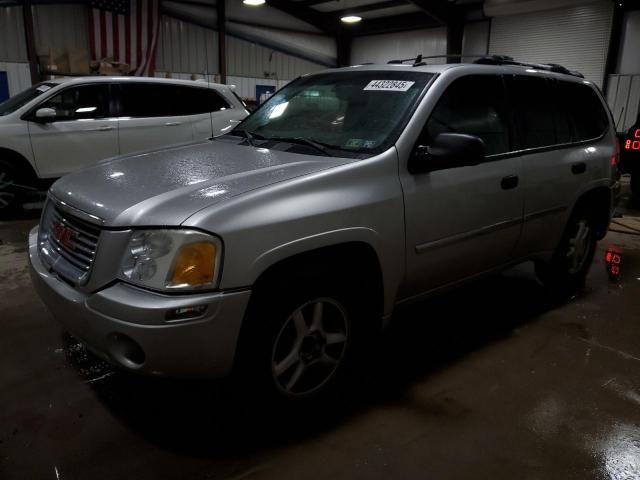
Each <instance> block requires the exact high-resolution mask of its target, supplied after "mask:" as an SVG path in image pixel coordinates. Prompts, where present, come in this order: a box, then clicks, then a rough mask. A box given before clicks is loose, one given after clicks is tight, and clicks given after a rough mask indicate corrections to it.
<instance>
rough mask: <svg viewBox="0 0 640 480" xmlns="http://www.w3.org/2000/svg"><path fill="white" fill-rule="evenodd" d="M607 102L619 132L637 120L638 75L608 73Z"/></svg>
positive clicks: (639, 89)
mask: <svg viewBox="0 0 640 480" xmlns="http://www.w3.org/2000/svg"><path fill="white" fill-rule="evenodd" d="M607 103H608V104H609V107H610V108H611V112H612V113H613V118H614V120H615V122H616V128H617V130H618V131H619V132H624V131H627V130H628V129H629V128H631V127H632V126H633V125H634V124H635V123H636V121H637V120H638V110H639V108H640V75H609V81H608V82H607Z"/></svg>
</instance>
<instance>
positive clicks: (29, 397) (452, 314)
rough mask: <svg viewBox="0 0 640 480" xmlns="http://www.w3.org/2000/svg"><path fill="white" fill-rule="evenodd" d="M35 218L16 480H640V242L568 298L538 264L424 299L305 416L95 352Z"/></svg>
mask: <svg viewBox="0 0 640 480" xmlns="http://www.w3.org/2000/svg"><path fill="white" fill-rule="evenodd" d="M624 202H625V203H627V204H628V203H629V201H628V199H625V200H624ZM623 210H624V213H625V215H630V216H633V215H636V214H637V212H634V210H633V209H631V208H626V209H623ZM36 221H37V219H35V218H32V219H23V220H21V221H15V222H7V223H0V241H1V243H0V360H1V361H0V478H1V479H3V480H9V479H63V480H67V479H124V478H136V479H145V478H150V479H161V478H185V479H186V478H189V479H213V478H216V479H240V478H241V479H254V478H259V479H283V478H304V479H312V478H332V479H340V478H353V477H355V476H358V477H361V478H380V479H385V480H386V479H389V478H402V479H409V478H428V479H467V478H468V479H484V478H486V479H520V480H525V479H545V480H548V479H562V480H567V479H585V478H602V479H615V480H622V479H632V478H634V479H635V478H640V373H639V372H640V317H639V315H638V314H639V313H640V236H632V235H624V234H620V233H614V232H610V233H609V235H608V236H607V238H606V239H605V240H604V241H602V242H601V243H600V245H599V251H598V254H597V258H596V261H595V263H594V265H593V267H592V269H591V272H590V275H589V279H588V283H587V289H586V291H585V292H584V293H583V294H582V295H581V296H579V297H577V298H575V299H573V300H572V301H570V302H569V303H567V304H563V305H552V304H550V302H549V301H548V300H547V299H546V298H545V296H544V295H543V293H542V291H541V289H540V287H539V286H538V284H537V283H536V281H535V278H534V276H533V273H532V269H531V268H530V267H529V266H523V267H518V268H516V269H513V270H511V271H509V272H506V273H505V274H503V275H501V276H498V277H495V278H491V279H488V280H484V281H482V282H479V283H476V284H474V285H470V286H468V287H466V288H464V289H462V290H458V291H456V292H454V293H451V294H448V295H446V296H444V297H440V298H436V299H432V300H429V301H426V302H422V303H420V304H417V305H414V306H413V307H411V309H410V310H406V311H404V312H401V313H399V314H398V315H397V318H396V319H395V320H396V321H395V323H394V325H393V327H392V328H391V329H390V330H389V331H388V332H387V334H386V337H385V341H384V344H383V345H382V346H381V347H380V349H379V350H380V351H379V352H378V354H377V355H376V360H375V363H374V364H372V365H371V367H370V369H369V371H368V373H367V374H366V375H363V376H362V377H360V378H355V379H354V382H353V383H354V387H353V389H352V391H350V392H348V393H347V394H345V396H344V398H343V401H342V402H339V404H337V405H334V406H332V407H331V408H328V409H327V411H324V412H323V411H315V412H312V413H310V414H308V415H307V416H305V417H300V416H299V415H296V414H284V413H280V414H278V415H273V414H269V415H268V414H265V413H264V412H260V411H259V410H252V409H248V408H247V407H246V406H245V407H241V406H238V403H237V402H234V401H232V400H231V398H232V397H231V396H230V395H229V394H228V392H227V391H226V387H225V385H224V383H216V382H189V383H186V382H178V381H168V380H158V379H148V378H139V377H134V376H131V375H128V374H124V373H120V372H115V371H114V370H113V369H112V368H110V367H109V366H108V365H106V364H104V363H103V362H100V361H99V360H97V359H96V358H95V357H93V356H91V355H89V354H87V353H86V352H85V351H84V350H83V349H82V348H81V347H80V346H79V345H77V344H75V343H74V341H73V340H72V339H70V338H68V337H65V336H64V335H63V333H62V332H61V330H60V328H59V327H58V325H57V324H56V323H55V322H54V321H53V320H52V318H51V316H50V315H49V313H48V312H47V310H46V309H45V307H44V306H43V304H42V303H41V302H40V300H39V299H38V297H37V296H36V294H35V292H34V291H33V289H32V287H31V283H30V280H29V275H28V271H27V266H26V248H25V238H26V233H27V231H28V230H29V228H30V227H31V226H32V225H33V224H35V223H36ZM611 244H616V245H618V246H619V247H620V248H621V249H622V253H623V265H622V276H621V278H620V279H619V280H618V281H614V280H611V279H609V278H608V275H607V273H606V271H605V266H604V263H603V257H604V249H605V248H606V247H607V246H608V245H611ZM255 401H256V402H257V404H259V399H255Z"/></svg>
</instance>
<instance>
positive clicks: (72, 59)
mask: <svg viewBox="0 0 640 480" xmlns="http://www.w3.org/2000/svg"><path fill="white" fill-rule="evenodd" d="M69 68H70V71H69V73H81V74H82V75H89V73H90V70H89V52H87V51H86V50H84V49H82V48H70V49H69Z"/></svg>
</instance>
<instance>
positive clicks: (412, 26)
mask: <svg viewBox="0 0 640 480" xmlns="http://www.w3.org/2000/svg"><path fill="white" fill-rule="evenodd" d="M439 26H440V24H439V23H437V22H435V21H434V20H433V18H432V17H431V16H430V15H427V14H425V13H420V12H417V13H407V14H403V15H396V16H393V17H382V18H372V19H370V20H367V21H366V22H362V23H359V24H356V25H350V26H349V30H350V31H351V34H352V35H354V36H361V35H377V34H381V33H395V32H402V31H405V30H418V29H422V28H433V27H439ZM418 53H420V52H418Z"/></svg>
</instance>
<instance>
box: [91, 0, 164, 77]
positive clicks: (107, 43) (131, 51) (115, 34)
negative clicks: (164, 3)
mask: <svg viewBox="0 0 640 480" xmlns="http://www.w3.org/2000/svg"><path fill="white" fill-rule="evenodd" d="M159 3H160V2H159V0H100V1H97V0H95V1H94V0H92V1H91V6H92V7H93V8H92V9H91V11H90V13H89V31H90V35H89V47H90V49H91V58H92V59H95V60H103V59H105V58H107V57H110V58H113V60H114V61H115V62H121V63H127V64H128V65H129V67H130V72H131V74H134V75H153V74H154V72H155V66H156V59H155V56H156V52H157V45H158V35H159V31H160V11H159Z"/></svg>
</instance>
